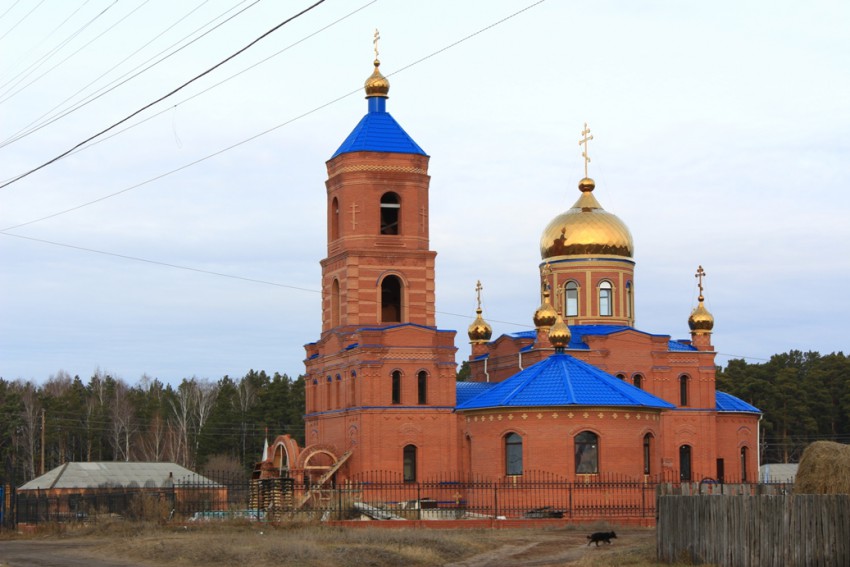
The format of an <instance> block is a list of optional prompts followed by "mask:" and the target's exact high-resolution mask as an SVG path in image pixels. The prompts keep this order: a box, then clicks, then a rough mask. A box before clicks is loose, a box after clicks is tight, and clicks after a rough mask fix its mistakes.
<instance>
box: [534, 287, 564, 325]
mask: <svg viewBox="0 0 850 567" xmlns="http://www.w3.org/2000/svg"><path fill="white" fill-rule="evenodd" d="M557 319H558V312H557V311H555V308H554V307H552V304H551V303H550V302H549V290H548V289H547V290H545V291H544V292H543V303H541V304H540V307H538V308H537V311H535V312H534V327H535V328H537V329H545V328H547V327H551V326H552V325H554V324H555V321H556V320H557Z"/></svg>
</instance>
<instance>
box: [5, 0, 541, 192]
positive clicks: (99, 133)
mask: <svg viewBox="0 0 850 567" xmlns="http://www.w3.org/2000/svg"><path fill="white" fill-rule="evenodd" d="M541 1H542V0H541ZM324 2H325V0H318V1H317V2H315V3H314V4H312V5H311V6H308V7H307V8H305V9H304V10H301V11H300V12H298V13H297V14H295V15H294V16H291V17H289V18H287V19H286V20H284V21H283V22H281V23H279V24H277V25H276V26H274V27H273V28H271V29H270V30H268V31H267V32H265V33H264V34H262V35H261V36H260V37H258V38H256V39H255V40H253V41H252V42H250V43H249V44H248V45H246V46H245V47H243V48H241V49H239V50H238V51H236V52H235V53H233V54H231V55H229V56H228V57H226V58H225V59H223V60H221V61H219V62H218V63H216V64H215V65H213V66H212V67H210V68H209V69H207V70H206V71H203V72H202V73H200V74H198V75H197V76H195V77H193V78H192V79H189V80H188V81H186V82H185V83H183V84H182V85H180V86H178V87H177V88H175V89H173V90H172V91H171V92H169V93H167V94H165V95H163V96H161V97H159V98H158V99H156V100H154V101H153V102H151V103H148V104H146V105H145V106H143V107H142V108H140V109H138V110H136V111H135V112H133V113H131V114H129V115H128V116H126V117H124V118H122V119H121V120H119V121H118V122H115V123H114V124H112V125H111V126H108V127H107V128H104V129H103V130H101V131H100V132H98V133H96V134H94V135H92V136H89V137H88V138H86V139H85V140H83V141H82V142H80V143H78V144H77V145H75V146H74V147H72V148H71V149H69V150H66V151H65V152H62V153H61V154H59V155H58V156H56V157H54V158H52V159H50V160H48V161H46V162H44V163H43V164H41V165H39V166H37V167H35V168H33V169H31V170H29V171H27V172H25V173H22V174H20V175H18V176H17V177H14V178H12V180H11V181H7V182H5V183H3V184H2V185H0V189H3V188H4V187H8V186H9V185H11V184H12V183H15V182H17V181H20V180H21V179H23V178H25V177H27V176H29V175H32V174H33V173H35V172H36V171H39V170H41V169H43V168H45V167H47V166H48V165H50V164H52V163H55V162H57V161H59V160H60V159H62V158H63V157H65V156H67V155H68V154H70V153H71V152H73V151H74V150H76V149H77V148H79V147H82V146H83V145H85V144H86V143H88V142H90V141H92V140H94V139H95V138H97V137H99V136H101V135H103V134H105V133H106V132H109V131H110V130H112V129H113V128H116V127H117V126H120V125H121V124H123V123H124V122H126V121H128V120H130V119H131V118H133V117H134V116H136V115H137V114H139V113H141V112H144V111H145V110H147V109H148V108H150V107H152V106H154V105H156V104H159V103H160V102H162V101H163V100H165V99H167V98H169V97H170V96H172V95H174V94H175V93H177V92H179V91H180V90H182V89H184V88H185V87H187V86H188V85H190V84H192V83H194V82H195V81H197V80H198V79H200V78H202V77H204V76H206V75H208V74H209V73H211V72H213V71H214V70H216V69H217V68H219V67H221V66H222V65H224V64H225V63H227V62H228V61H230V60H231V59H233V58H234V57H237V56H238V55H240V54H242V53H244V52H245V51H246V50H247V49H250V48H251V47H252V46H254V45H255V44H256V43H257V42H259V41H261V40H263V39H265V38H266V37H268V36H269V35H271V34H272V33H274V32H275V31H277V30H279V29H280V28H282V27H283V26H285V25H286V24H288V23H289V22H291V21H293V20H295V19H296V18H299V17H300V16H302V15H304V14H306V13H307V12H309V11H311V10H312V9H313V8H315V7H317V6H319V5H320V4H323V3H324Z"/></svg>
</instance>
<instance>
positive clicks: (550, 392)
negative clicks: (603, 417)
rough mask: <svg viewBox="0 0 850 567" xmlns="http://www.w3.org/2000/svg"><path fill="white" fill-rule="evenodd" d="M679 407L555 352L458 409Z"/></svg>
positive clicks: (460, 405) (586, 364)
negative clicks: (572, 406)
mask: <svg viewBox="0 0 850 567" xmlns="http://www.w3.org/2000/svg"><path fill="white" fill-rule="evenodd" d="M570 405H576V406H631V407H634V406H640V407H650V408H658V409H667V408H673V407H675V406H674V405H673V404H670V403H668V402H665V401H664V400H662V399H661V398H657V397H655V396H653V395H652V394H649V393H647V392H644V391H643V390H641V389H640V388H636V387H634V386H632V385H631V384H629V383H627V382H624V381H623V380H620V379H619V378H615V377H614V376H611V375H610V374H608V373H606V372H603V371H602V370H599V369H598V368H596V367H595V366H593V365H591V364H588V363H586V362H583V361H581V360H579V359H577V358H574V357H572V356H570V355H568V354H554V355H552V356H550V357H549V358H547V359H545V360H542V361H540V362H538V363H537V364H534V365H532V366H530V367H528V368H526V369H525V370H522V371H521V372H518V373H517V374H514V375H513V376H511V377H510V378H508V379H507V380H504V381H502V382H498V383H496V384H494V385H493V386H492V387H491V388H489V389H487V390H484V391H483V392H481V393H480V394H479V395H477V396H475V397H474V398H471V399H469V400H466V401H464V402H462V403H461V401H460V400H458V406H457V409H458V410H465V409H483V408H495V407H530V406H570Z"/></svg>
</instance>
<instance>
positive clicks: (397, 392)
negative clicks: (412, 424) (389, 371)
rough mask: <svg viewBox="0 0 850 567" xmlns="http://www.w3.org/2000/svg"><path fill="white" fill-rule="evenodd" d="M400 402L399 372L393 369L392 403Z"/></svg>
mask: <svg viewBox="0 0 850 567" xmlns="http://www.w3.org/2000/svg"><path fill="white" fill-rule="evenodd" d="M400 403H401V372H399V371H398V370H394V371H393V404H400Z"/></svg>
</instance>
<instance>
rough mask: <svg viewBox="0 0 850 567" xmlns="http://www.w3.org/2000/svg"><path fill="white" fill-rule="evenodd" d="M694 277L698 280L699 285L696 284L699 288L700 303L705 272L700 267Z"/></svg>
mask: <svg viewBox="0 0 850 567" xmlns="http://www.w3.org/2000/svg"><path fill="white" fill-rule="evenodd" d="M694 277H695V278H697V279H698V280H699V283H698V284H697V285H698V286H699V300H700V301H702V300H703V297H702V278H704V277H705V270H703V269H702V266H699V267H698V268H697V273H696V274H694Z"/></svg>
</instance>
